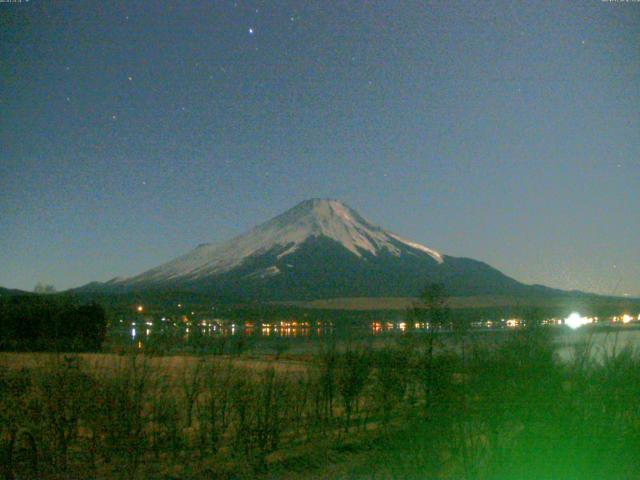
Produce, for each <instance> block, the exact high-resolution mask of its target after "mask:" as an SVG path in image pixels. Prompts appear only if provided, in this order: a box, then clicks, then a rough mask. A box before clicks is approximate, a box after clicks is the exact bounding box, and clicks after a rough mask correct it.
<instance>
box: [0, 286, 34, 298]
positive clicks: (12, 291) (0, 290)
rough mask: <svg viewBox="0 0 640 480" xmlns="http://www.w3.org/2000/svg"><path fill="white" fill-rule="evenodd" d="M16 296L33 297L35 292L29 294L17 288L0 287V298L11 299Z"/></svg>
mask: <svg viewBox="0 0 640 480" xmlns="http://www.w3.org/2000/svg"><path fill="white" fill-rule="evenodd" d="M14 295H33V292H27V291H26V290H18V289H16V288H4V287H0V297H9V296H14Z"/></svg>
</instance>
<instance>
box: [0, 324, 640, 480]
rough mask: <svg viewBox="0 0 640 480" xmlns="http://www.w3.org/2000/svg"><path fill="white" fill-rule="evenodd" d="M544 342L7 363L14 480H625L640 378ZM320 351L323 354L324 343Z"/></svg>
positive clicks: (9, 462) (611, 358)
mask: <svg viewBox="0 0 640 480" xmlns="http://www.w3.org/2000/svg"><path fill="white" fill-rule="evenodd" d="M548 335H549V332H548V331H545V330H533V331H520V332H515V333H513V334H512V337H511V338H509V339H507V340H506V341H503V342H501V343H500V344H499V345H488V344H487V343H486V342H482V343H480V342H476V341H475V340H474V339H473V338H472V337H469V336H467V337H464V338H463V337H460V338H458V339H457V341H456V345H455V348H453V347H452V345H451V344H448V345H449V347H446V348H445V347H443V346H442V345H438V341H437V340H438V339H437V338H435V337H432V336H430V335H412V334H408V335H405V336H402V337H398V338H397V339H395V340H394V341H393V342H389V343H388V344H387V345H385V346H384V347H382V348H373V349H371V348H366V347H364V346H362V345H359V346H357V347H351V348H350V347H348V346H346V347H344V346H342V347H341V348H336V347H335V346H334V345H332V344H330V343H320V345H319V348H318V349H317V351H318V353H313V354H307V355H290V356H288V357H287V358H282V357H281V358H279V359H275V358H273V357H268V356H252V355H251V353H250V352H245V353H244V354H243V355H241V356H236V357H228V356H198V357H195V356H176V357H158V356H148V355H147V356H143V355H136V354H133V353H132V354H124V355H107V354H86V355H65V354H57V355H56V354H26V353H25V354H9V353H7V354H2V355H0V372H1V373H0V422H1V428H2V435H1V442H2V443H1V451H0V455H2V456H1V457H0V459H1V465H2V474H3V475H4V478H7V479H12V478H16V479H18V478H19V479H33V478H42V479H68V478H104V479H111V478H113V479H116V478H127V479H134V478H140V479H142V478H152V479H155V478H158V479H210V478H286V479H294V478H296V479H297V478H305V479H316V478H378V479H383V478H384V479H386V478H389V479H391V478H420V479H425V478H427V479H429V478H433V479H557V480H563V479H587V478H594V479H595V478H597V479H635V478H638V472H640V457H639V455H638V453H640V403H639V402H638V399H639V398H640V360H638V358H637V357H635V356H634V355H633V354H632V352H630V351H628V350H623V351H618V352H616V353H613V354H611V355H607V356H606V357H605V358H604V359H601V360H602V361H601V362H600V363H598V364H595V363H593V362H592V361H591V360H590V359H591V358H592V356H591V355H590V352H589V346H588V345H585V344H579V345H576V346H575V348H576V353H575V355H574V356H573V357H572V358H573V360H572V361H571V362H570V363H566V362H564V363H561V362H559V361H558V360H557V358H556V354H555V352H554V347H553V345H554V344H553V342H552V341H551V340H550V339H549V338H548ZM318 341H320V340H318Z"/></svg>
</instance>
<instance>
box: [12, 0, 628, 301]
mask: <svg viewBox="0 0 640 480" xmlns="http://www.w3.org/2000/svg"><path fill="white" fill-rule="evenodd" d="M0 51H1V57H0V87H1V88H0V100H1V101H0V135H1V137H0V145H1V148H0V285H2V286H5V287H13V288H23V289H28V290H31V289H33V287H34V285H35V284H36V283H37V282H44V283H50V284H53V285H55V286H56V287H57V288H58V289H59V290H60V289H65V288H68V287H73V286H79V285H81V284H84V283H87V282H90V281H93V280H98V281H105V280H108V279H109V278H111V277H114V276H116V275H124V276H128V275H133V274H136V273H139V272H141V271H143V270H145V269H148V268H150V267H154V266H156V265H158V264H160V263H163V262H165V261H167V260H169V259H171V258H173V257H175V256H177V255H180V254H183V253H185V252H187V251H188V250H190V249H192V248H193V247H195V246H196V245H197V244H199V243H203V242H221V241H224V240H227V239H229V238H231V237H233V236H234V235H237V234H240V233H243V232H244V231H246V230H248V229H249V228H251V227H252V226H254V225H256V224H258V223H260V222H262V221H265V220H267V219H269V218H271V217H272V216H274V215H277V214H279V213H281V212H283V211H284V210H286V209H287V208H289V207H291V206H293V205H295V204H296V203H298V202H299V201H302V200H304V199H307V198H312V197H323V198H324V197H328V198H337V199H340V200H343V201H344V202H346V203H347V204H349V205H350V206H352V207H353V208H355V209H356V210H358V211H359V212H360V213H361V214H363V215H364V216H365V217H367V218H368V219H370V220H371V221H372V222H373V223H376V224H378V225H382V226H384V227H385V228H388V229H390V230H392V231H394V232H396V233H398V234H400V235H403V236H405V237H407V238H410V239H412V240H415V241H418V242H421V243H424V244H425V245H428V246H430V247H432V248H435V249H437V250H439V251H441V252H444V253H447V254H451V255H456V256H468V257H472V258H476V259H479V260H483V261H486V262H487V263H489V264H491V265H493V266H495V267H496V268H499V269H500V270H502V271H503V272H505V273H506V274H508V275H511V276H513V277H515V278H516V279H518V280H521V281H524V282H527V283H542V284H546V285H549V286H553V287H560V288H567V289H583V290H588V291H595V292H600V293H607V294H610V293H615V294H618V295H622V294H625V293H627V294H631V295H635V296H640V213H639V207H640V3H637V2H636V3H631V2H630V3H624V2H602V1H600V0H589V1H582V2H550V3H543V2H526V3H524V2H522V3H521V2H514V1H504V2H492V3H486V2H477V3H475V2H471V1H462V2H455V1H443V2H425V1H402V2H396V1H391V0H388V1H378V2H375V1H369V2H356V1H355V0H354V1H348V2H347V1H327V0H322V1H317V2H315V1H309V2H302V1H300V2H291V1H277V2H276V1H273V2H267V1H265V2H255V1H237V2H233V1H217V2H198V1H171V2H168V1H159V0H154V1H145V2H140V1H126V2H115V1H108V0H103V1H82V2H79V1H75V0H74V1H61V0H55V1H54V0H48V1H44V0H30V1H26V0H23V1H22V3H0Z"/></svg>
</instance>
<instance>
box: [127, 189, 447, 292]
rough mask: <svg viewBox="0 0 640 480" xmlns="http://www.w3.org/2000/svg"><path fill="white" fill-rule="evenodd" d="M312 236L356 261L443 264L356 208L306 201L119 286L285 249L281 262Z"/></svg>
mask: <svg viewBox="0 0 640 480" xmlns="http://www.w3.org/2000/svg"><path fill="white" fill-rule="evenodd" d="M313 237H327V238H329V239H331V240H334V241H336V242H338V243H339V244H341V245H342V246H343V247H344V248H346V249H347V250H349V251H350V252H351V253H353V254H354V255H355V256H357V257H362V256H363V254H365V253H368V254H371V255H374V256H377V255H379V254H380V253H381V252H383V251H387V252H388V253H390V254H391V255H395V256H398V257H399V256H401V255H403V254H405V253H413V254H415V253H416V252H421V253H426V254H427V255H429V256H431V257H432V258H433V259H434V260H435V261H436V262H438V263H442V262H443V257H442V255H440V253H438V252H436V251H435V250H432V249H430V248H428V247H425V246H424V245H420V244H418V243H415V242H411V241H409V240H406V239H404V238H402V237H400V236H398V235H395V234H393V233H390V232H388V231H386V230H384V229H382V228H381V227H378V226H376V225H373V224H371V223H370V222H368V221H367V220H365V219H364V218H362V217H361V216H360V215H359V214H358V213H357V212H356V211H355V210H353V209H351V208H350V207H348V206H347V205H345V204H344V203H342V202H340V201H337V200H324V199H312V200H306V201H304V202H302V203H300V204H298V205H296V206H295V207H293V208H291V209H290V210H288V211H286V212H284V213H283V214H281V215H279V216H277V217H275V218H273V219H271V220H269V221H267V222H266V223H263V224H261V225H259V226H257V227H255V228H254V229H252V230H250V231H249V232H248V233H246V234H244V235H240V236H238V237H236V238H234V239H232V240H230V241H228V242H226V243H223V244H221V245H211V244H203V245H199V246H198V247H197V248H196V249H194V250H192V251H191V252H189V253H187V254H186V255H183V256H181V257H178V258H176V259H175V260H172V261H170V262H168V263H165V264H164V265H161V266H159V267H157V268H154V269H152V270H149V271H147V272H144V273H142V274H140V275H138V276H136V277H132V278H129V279H125V280H118V281H116V283H121V284H129V285H130V284H136V283H144V282H161V281H174V280H181V279H190V280H194V279H198V278H202V277H205V276H211V275H217V274H220V273H224V272H228V271H230V270H232V269H234V268H236V267H239V266H240V265H242V264H243V262H244V261H245V260H246V259H247V258H249V257H253V256H257V255H260V254H263V253H267V252H269V251H273V250H274V249H278V250H281V252H280V253H279V254H278V258H282V257H286V256H288V255H290V254H292V253H293V252H295V251H296V250H297V249H298V248H299V247H300V246H301V245H302V244H303V243H304V242H306V241H307V240H309V239H311V238H313ZM278 273H280V271H279V270H278V268H277V267H269V268H267V269H264V270H263V271H258V272H255V273H254V274H252V275H257V276H260V277H266V276H273V275H278Z"/></svg>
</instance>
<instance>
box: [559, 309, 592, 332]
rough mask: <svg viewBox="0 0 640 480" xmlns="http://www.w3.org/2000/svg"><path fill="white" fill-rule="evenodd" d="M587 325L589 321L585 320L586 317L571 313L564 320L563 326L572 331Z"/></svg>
mask: <svg viewBox="0 0 640 480" xmlns="http://www.w3.org/2000/svg"><path fill="white" fill-rule="evenodd" d="M587 323H589V320H588V319H587V317H583V316H581V315H580V314H579V313H577V312H573V313H572V314H571V315H569V316H568V317H567V318H565V320H564V324H565V325H567V326H568V327H569V328H571V329H573V330H575V329H577V328H580V327H581V326H583V325H586V324H587Z"/></svg>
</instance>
